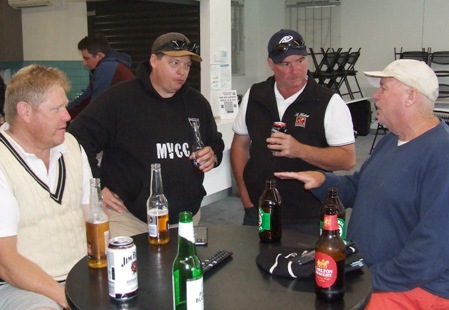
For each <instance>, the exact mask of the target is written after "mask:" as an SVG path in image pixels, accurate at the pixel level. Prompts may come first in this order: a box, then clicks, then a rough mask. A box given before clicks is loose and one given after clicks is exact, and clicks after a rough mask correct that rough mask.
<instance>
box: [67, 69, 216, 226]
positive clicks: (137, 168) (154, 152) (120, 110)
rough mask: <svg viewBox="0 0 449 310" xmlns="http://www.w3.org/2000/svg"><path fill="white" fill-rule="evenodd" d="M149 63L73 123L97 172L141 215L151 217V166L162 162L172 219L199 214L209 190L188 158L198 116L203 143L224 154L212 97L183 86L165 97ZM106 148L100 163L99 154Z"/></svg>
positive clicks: (93, 103) (106, 93)
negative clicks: (151, 76) (183, 213)
mask: <svg viewBox="0 0 449 310" xmlns="http://www.w3.org/2000/svg"><path fill="white" fill-rule="evenodd" d="M149 74H150V67H149V65H148V62H143V63H142V64H141V65H140V66H139V68H138V69H137V77H136V79H134V80H131V81H126V82H123V83H120V84H117V85H114V86H113V87H111V88H110V89H109V90H108V91H106V92H105V93H103V94H102V95H100V97H98V98H97V99H96V100H95V101H94V102H92V103H91V104H90V105H89V106H88V107H87V108H86V109H85V110H84V111H83V112H82V113H81V114H80V115H78V117H77V118H76V119H74V120H73V122H72V123H71V124H70V126H69V129H68V130H69V132H70V133H72V134H73V135H74V136H75V137H76V138H77V139H78V141H79V142H80V143H81V145H82V146H83V147H84V149H85V151H86V153H87V156H88V157H89V162H90V164H91V167H92V173H93V175H94V177H99V178H100V179H101V184H102V186H103V187H108V188H109V189H110V190H111V191H113V192H115V193H117V194H118V195H119V196H120V198H121V199H122V200H123V201H124V203H125V205H126V207H127V208H128V209H129V211H130V212H131V213H133V214H134V215H135V216H136V217H138V218H139V219H141V220H142V221H144V222H146V201H147V199H148V196H149V194H150V165H151V164H152V163H160V164H161V168H162V181H163V186H164V194H165V196H166V197H167V199H168V202H169V212H170V223H177V221H178V214H179V212H181V211H191V212H192V213H193V214H195V213H196V212H197V211H198V209H199V208H200V205H201V201H202V199H203V197H204V196H205V195H206V191H205V190H204V187H203V185H202V183H203V180H204V174H198V173H196V172H195V171H194V168H193V163H192V161H191V160H190V159H189V156H190V148H191V143H192V141H193V128H192V126H191V125H190V121H189V120H191V119H198V120H199V122H200V131H201V136H202V139H203V142H204V144H205V145H206V146H210V147H211V148H212V149H213V150H214V152H215V154H216V155H217V159H218V163H220V162H221V159H222V156H223V149H224V142H223V140H222V138H221V137H222V135H221V133H219V132H218V131H217V125H216V123H215V120H214V117H213V114H212V110H211V107H210V104H209V102H208V101H207V100H206V98H204V96H203V95H202V94H201V93H200V92H198V91H197V90H195V89H193V88H191V87H189V86H188V85H184V86H183V87H182V88H181V89H180V90H179V91H178V92H177V93H176V94H175V95H174V96H173V97H172V98H168V99H164V98H162V97H161V96H160V95H159V94H158V93H157V92H156V91H155V89H154V88H153V86H152V85H151V82H150V79H149ZM100 152H103V155H102V160H101V166H100V167H98V162H97V159H96V156H97V154H98V153H100Z"/></svg>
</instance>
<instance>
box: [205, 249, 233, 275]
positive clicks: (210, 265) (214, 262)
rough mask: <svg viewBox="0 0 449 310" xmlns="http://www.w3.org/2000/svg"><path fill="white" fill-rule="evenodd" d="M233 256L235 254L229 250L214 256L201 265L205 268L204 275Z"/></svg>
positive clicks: (221, 251)
mask: <svg viewBox="0 0 449 310" xmlns="http://www.w3.org/2000/svg"><path fill="white" fill-rule="evenodd" d="M232 254H233V253H232V252H231V251H227V250H220V251H218V252H216V253H214V254H212V255H211V256H209V257H208V258H206V259H205V260H203V261H202V262H201V265H202V266H203V273H206V272H207V271H209V270H211V269H212V268H214V267H215V266H217V265H218V264H220V263H221V262H223V261H224V260H226V259H227V258H228V257H231V256H232Z"/></svg>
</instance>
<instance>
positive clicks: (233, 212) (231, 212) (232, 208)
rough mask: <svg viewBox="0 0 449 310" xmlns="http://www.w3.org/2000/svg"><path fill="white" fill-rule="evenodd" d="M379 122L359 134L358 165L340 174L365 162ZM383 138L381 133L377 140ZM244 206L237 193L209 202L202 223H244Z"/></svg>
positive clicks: (357, 141)
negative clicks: (368, 131)
mask: <svg viewBox="0 0 449 310" xmlns="http://www.w3.org/2000/svg"><path fill="white" fill-rule="evenodd" d="M376 126H377V123H373V124H372V126H371V132H370V133H369V134H368V135H367V136H358V137H357V139H356V142H355V146H356V157H357V158H356V160H357V163H356V166H355V167H354V169H352V170H351V171H338V172H336V173H338V174H351V173H352V172H353V171H357V170H359V169H360V167H361V165H362V164H363V162H364V161H365V160H366V159H367V158H368V157H369V151H370V149H371V144H372V142H373V139H374V134H375V132H376V130H375V128H376ZM381 138H382V135H379V136H378V138H377V141H379V139H381ZM242 220H243V207H242V204H241V202H240V198H239V197H238V196H236V195H235V194H230V195H229V196H228V197H226V198H224V199H221V200H219V201H217V202H214V203H211V204H208V205H206V206H203V207H202V208H201V220H200V225H205V226H207V225H208V224H227V225H242Z"/></svg>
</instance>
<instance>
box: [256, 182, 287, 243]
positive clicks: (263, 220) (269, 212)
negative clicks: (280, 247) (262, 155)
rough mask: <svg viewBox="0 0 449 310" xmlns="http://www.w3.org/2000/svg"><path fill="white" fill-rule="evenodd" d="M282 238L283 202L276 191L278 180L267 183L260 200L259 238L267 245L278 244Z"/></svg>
mask: <svg viewBox="0 0 449 310" xmlns="http://www.w3.org/2000/svg"><path fill="white" fill-rule="evenodd" d="M281 237H282V200H281V196H280V195H279V192H278V190H277V189H276V180H274V179H270V180H267V181H266V182H265V190H264V191H263V193H262V195H261V196H260V199H259V238H260V241H262V242H265V243H271V242H277V241H279V240H281Z"/></svg>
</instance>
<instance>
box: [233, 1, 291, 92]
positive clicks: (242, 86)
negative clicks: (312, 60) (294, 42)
mask: <svg viewBox="0 0 449 310" xmlns="http://www.w3.org/2000/svg"><path fill="white" fill-rule="evenodd" d="M282 28H285V4H284V1H279V0H245V75H244V76H235V77H233V79H232V87H233V88H234V89H236V90H237V93H238V94H244V93H245V92H246V91H247V90H248V88H249V87H250V86H251V85H252V84H254V83H256V82H261V81H263V80H265V79H266V78H267V77H269V76H270V75H272V74H273V73H272V71H271V70H270V69H269V68H268V65H267V56H268V51H267V44H268V40H269V39H270V37H271V36H272V35H273V33H275V32H276V31H279V30H280V29H282Z"/></svg>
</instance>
